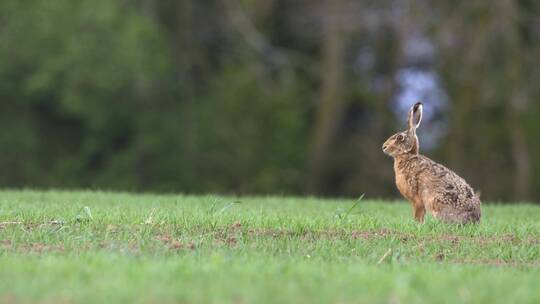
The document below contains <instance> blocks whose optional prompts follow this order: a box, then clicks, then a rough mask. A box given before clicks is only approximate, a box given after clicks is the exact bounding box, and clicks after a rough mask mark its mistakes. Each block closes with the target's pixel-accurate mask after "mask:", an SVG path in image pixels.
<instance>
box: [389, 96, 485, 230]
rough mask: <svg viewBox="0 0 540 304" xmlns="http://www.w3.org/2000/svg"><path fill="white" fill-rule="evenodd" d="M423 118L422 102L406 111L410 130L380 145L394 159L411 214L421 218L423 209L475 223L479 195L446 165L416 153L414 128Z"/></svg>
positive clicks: (478, 214)
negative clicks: (410, 206) (410, 207)
mask: <svg viewBox="0 0 540 304" xmlns="http://www.w3.org/2000/svg"><path fill="white" fill-rule="evenodd" d="M421 120H422V104H421V103H417V104H415V105H414V106H413V108H411V110H410V111H409V129H408V130H406V131H404V132H400V133H397V134H394V135H392V136H391V137H390V138H389V139H388V140H387V141H386V142H385V143H384V145H383V151H384V153H386V154H388V155H390V156H392V157H393V158H394V171H395V174H396V185H397V188H398V190H399V192H401V194H402V195H403V196H404V197H405V198H406V199H407V200H409V201H410V202H411V203H412V206H413V212H414V217H415V219H416V220H417V221H420V222H422V221H423V220H424V214H425V212H426V210H427V211H428V212H431V214H432V215H433V216H434V217H435V218H436V219H439V220H442V221H444V222H448V223H459V224H468V223H478V222H479V221H480V217H481V212H480V205H481V202H480V198H479V196H478V195H477V194H475V193H474V191H473V189H472V188H471V186H469V184H467V182H466V181H465V180H464V179H463V178H461V177H460V176H458V175H457V174H456V173H454V172H453V171H452V170H450V169H448V168H446V167H445V166H443V165H441V164H438V163H436V162H434V161H433V160H431V159H429V158H427V157H425V156H423V155H420V154H419V143H418V137H417V136H416V128H417V127H418V126H419V125H420V122H421Z"/></svg>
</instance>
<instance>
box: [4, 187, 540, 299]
mask: <svg viewBox="0 0 540 304" xmlns="http://www.w3.org/2000/svg"><path fill="white" fill-rule="evenodd" d="M539 286H540V207H539V206H535V205H527V204H519V205H497V204H484V206H483V218H482V222H481V224H479V225H471V226H464V227H459V226H452V225H445V224H442V223H439V222H437V221H435V220H434V219H432V218H430V217H428V218H427V220H426V222H425V223H423V224H419V223H416V222H414V221H413V219H412V214H411V208H410V206H409V205H408V203H405V202H403V201H397V202H384V201H376V200H370V199H363V200H352V199H351V200H348V199H317V198H294V197H279V196H272V197H224V196H212V195H208V196H184V195H152V194H129V193H108V192H68V191H44V192H39V191H0V303H34V302H38V303H115V302H129V303H178V302H181V303H284V302H288V303H405V302H407V303H409V302H414V303H456V302H459V303H509V302H516V303H540V288H539Z"/></svg>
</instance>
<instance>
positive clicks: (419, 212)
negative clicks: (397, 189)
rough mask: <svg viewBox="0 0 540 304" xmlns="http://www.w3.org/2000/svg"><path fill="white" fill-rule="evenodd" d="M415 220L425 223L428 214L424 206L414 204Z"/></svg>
mask: <svg viewBox="0 0 540 304" xmlns="http://www.w3.org/2000/svg"><path fill="white" fill-rule="evenodd" d="M413 208H414V218H415V219H416V221H418V222H420V223H423V222H424V214H425V213H426V208H425V207H424V205H423V204H414V205H413Z"/></svg>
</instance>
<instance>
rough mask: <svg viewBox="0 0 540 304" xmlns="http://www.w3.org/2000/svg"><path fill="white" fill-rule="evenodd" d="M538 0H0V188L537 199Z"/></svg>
mask: <svg viewBox="0 0 540 304" xmlns="http://www.w3.org/2000/svg"><path fill="white" fill-rule="evenodd" d="M539 84H540V2H538V1H534V0H520V1H517V0H516V1H511V0H491V1H487V0H486V1H430V0H416V1H412V0H409V1H407V0H394V1H377V0H373V1H358V0H354V1H353V0H326V1H320V0H295V1H292V0H264V1H261V0H206V1H202V0H176V1H174V0H78V1H73V0H34V1H21V0H0V168H1V170H0V187H3V188H18V187H30V188H52V187H55V188H61V189H72V188H74V189H75V188H77V189H78V188H91V189H105V190H127V191H152V192H186V193H208V192H215V193H234V194H290V195H305V194H309V195H321V196H339V197H349V196H350V197H358V196H359V195H360V194H361V193H366V195H367V196H368V197H380V198H398V197H400V196H399V193H398V192H397V190H396V189H395V186H394V180H393V178H394V173H393V169H392V160H391V159H390V158H388V157H387V156H385V155H384V154H383V153H382V151H381V145H382V143H383V142H384V141H385V140H386V138H387V137H389V136H390V135H392V134H393V133H395V132H396V131H398V130H402V129H404V128H405V120H406V112H407V109H408V108H409V107H410V105H411V104H413V103H414V102H416V101H417V100H422V101H423V102H424V103H425V117H424V121H423V124H422V126H421V127H420V130H419V136H420V142H421V150H422V152H423V153H424V154H427V155H428V156H429V157H431V158H433V159H435V160H437V161H439V162H441V163H443V164H445V165H447V166H448V167H450V168H452V169H454V170H455V171H456V172H458V173H459V174H460V175H461V176H463V177H465V178H466V179H467V180H468V181H469V182H470V183H471V184H472V185H473V187H474V188H475V189H477V190H479V191H481V192H482V197H483V198H484V200H490V201H505V202H519V201H529V202H535V201H536V202H539V201H540V157H539V155H540V140H539V136H538V134H539V132H540V104H539V102H538V99H539V98H540V85H539Z"/></svg>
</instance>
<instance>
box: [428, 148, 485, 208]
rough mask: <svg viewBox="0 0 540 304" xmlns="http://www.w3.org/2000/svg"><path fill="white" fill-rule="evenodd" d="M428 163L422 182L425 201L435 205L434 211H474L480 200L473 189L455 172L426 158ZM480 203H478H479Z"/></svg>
mask: <svg viewBox="0 0 540 304" xmlns="http://www.w3.org/2000/svg"><path fill="white" fill-rule="evenodd" d="M424 162H428V163H429V166H426V170H424V172H423V173H424V174H422V180H423V184H424V189H423V193H424V195H425V196H427V197H425V199H427V200H428V201H430V202H431V203H432V204H433V206H432V207H433V209H434V211H437V210H441V209H445V208H446V207H452V208H456V209H459V210H463V211H466V210H470V209H473V208H474V206H475V205H476V204H479V200H478V198H477V197H476V195H475V193H474V190H473V189H472V187H471V186H470V185H469V184H468V183H467V182H466V181H465V180H464V179H463V178H461V177H460V176H459V175H457V174H456V173H455V172H454V171H452V170H450V169H448V168H446V167H445V166H443V165H441V164H439V163H436V162H434V161H432V160H431V159H429V158H427V157H424ZM477 201H478V203H477Z"/></svg>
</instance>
